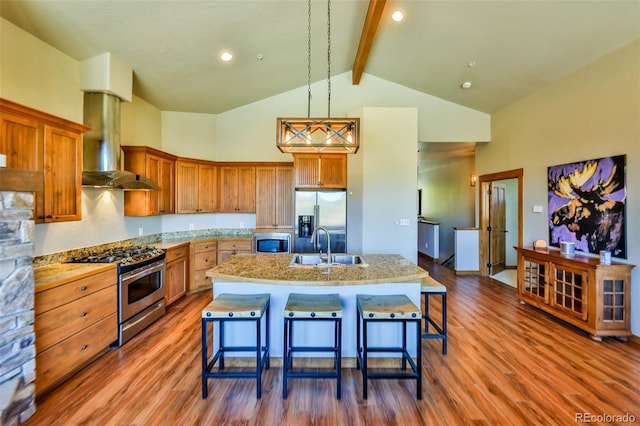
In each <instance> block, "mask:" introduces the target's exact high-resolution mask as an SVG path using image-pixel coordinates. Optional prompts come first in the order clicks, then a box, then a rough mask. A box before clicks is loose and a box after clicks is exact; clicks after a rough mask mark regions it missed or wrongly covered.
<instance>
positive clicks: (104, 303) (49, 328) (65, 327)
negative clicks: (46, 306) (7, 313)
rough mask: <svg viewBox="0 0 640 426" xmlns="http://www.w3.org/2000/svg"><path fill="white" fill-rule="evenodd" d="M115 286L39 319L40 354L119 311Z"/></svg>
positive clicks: (38, 340) (37, 340)
mask: <svg viewBox="0 0 640 426" xmlns="http://www.w3.org/2000/svg"><path fill="white" fill-rule="evenodd" d="M117 291H118V290H117V288H116V286H115V285H112V286H110V287H107V288H105V289H102V290H100V291H97V292H95V293H92V294H90V295H89V296H87V297H82V298H80V299H77V300H74V301H73V302H71V303H67V304H65V305H62V306H60V307H58V308H55V309H51V310H49V311H47V312H44V313H43V314H40V315H37V316H36V318H35V322H34V329H35V332H36V351H37V352H38V353H39V352H42V351H44V350H46V349H48V348H49V347H51V346H53V345H55V344H56V343H58V342H60V341H62V340H64V339H66V338H67V337H69V336H71V335H73V334H75V333H77V332H79V331H81V330H83V329H85V328H86V327H88V326H90V325H91V324H93V323H95V322H98V321H99V320H101V319H103V318H104V317H107V316H109V315H110V314H113V313H115V312H116V311H117Z"/></svg>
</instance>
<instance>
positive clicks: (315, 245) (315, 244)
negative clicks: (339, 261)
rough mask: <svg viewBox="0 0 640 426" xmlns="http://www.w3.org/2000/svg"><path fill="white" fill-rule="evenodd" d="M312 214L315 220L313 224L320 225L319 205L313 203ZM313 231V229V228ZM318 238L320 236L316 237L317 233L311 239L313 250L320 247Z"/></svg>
mask: <svg viewBox="0 0 640 426" xmlns="http://www.w3.org/2000/svg"><path fill="white" fill-rule="evenodd" d="M313 215H314V217H315V221H316V223H314V225H315V227H316V228H317V227H318V226H320V205H318V204H315V205H314V206H313ZM313 231H315V229H314V230H313ZM319 239H320V238H318V235H317V234H316V238H315V239H314V240H313V249H314V250H315V251H318V249H319V248H320V244H319V242H318V240H319Z"/></svg>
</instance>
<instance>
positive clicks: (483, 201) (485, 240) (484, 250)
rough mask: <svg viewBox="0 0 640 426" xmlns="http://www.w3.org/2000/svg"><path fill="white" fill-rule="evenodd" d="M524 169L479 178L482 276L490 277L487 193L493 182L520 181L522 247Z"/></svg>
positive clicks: (519, 200)
mask: <svg viewBox="0 0 640 426" xmlns="http://www.w3.org/2000/svg"><path fill="white" fill-rule="evenodd" d="M523 176H524V169H514V170H508V171H505V172H498V173H490V174H486V175H481V176H479V177H478V187H479V189H478V191H479V193H478V206H479V212H478V217H479V221H480V224H479V228H480V275H484V276H486V275H489V272H490V271H489V267H488V266H487V264H488V263H489V250H488V244H489V232H488V231H487V227H488V226H489V211H490V209H491V207H490V206H489V196H488V194H487V191H488V189H489V186H490V184H491V182H494V181H497V180H505V179H518V246H522V228H523V213H524V212H523V209H522V186H523V185H522V183H523V182H522V181H523V179H522V178H523Z"/></svg>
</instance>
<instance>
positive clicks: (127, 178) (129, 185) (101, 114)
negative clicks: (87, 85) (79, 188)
mask: <svg viewBox="0 0 640 426" xmlns="http://www.w3.org/2000/svg"><path fill="white" fill-rule="evenodd" d="M84 124H85V125H86V126H88V127H90V128H91V130H89V131H88V132H87V133H85V134H84V137H83V145H82V148H83V150H82V185H85V186H94V187H105V188H122V189H125V190H147V191H157V190H159V189H160V187H159V186H158V185H157V184H156V183H155V182H153V181H152V180H151V179H148V178H146V177H144V176H141V175H137V174H135V173H131V172H128V171H124V170H120V153H121V150H120V99H119V98H118V97H117V96H114V95H110V94H108V93H85V94H84Z"/></svg>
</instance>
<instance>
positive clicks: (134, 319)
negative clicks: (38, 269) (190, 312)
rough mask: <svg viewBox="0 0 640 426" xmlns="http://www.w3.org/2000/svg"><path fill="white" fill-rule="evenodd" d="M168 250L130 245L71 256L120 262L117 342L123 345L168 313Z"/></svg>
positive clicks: (77, 260)
mask: <svg viewBox="0 0 640 426" xmlns="http://www.w3.org/2000/svg"><path fill="white" fill-rule="evenodd" d="M164 259H165V250H163V249H159V248H155V247H150V246H130V247H123V248H117V249H110V250H105V251H102V252H99V253H92V254H91V255H88V256H82V257H77V258H72V259H71V260H70V262H73V263H113V262H117V264H118V341H117V346H122V345H123V344H124V343H125V342H127V341H128V340H130V339H131V338H132V337H133V336H135V335H136V334H138V333H139V332H140V331H142V330H143V329H144V328H146V327H147V326H149V325H150V324H151V323H153V322H154V321H155V320H157V319H158V318H160V317H161V316H162V315H164V313H165V299H164V296H165V262H164Z"/></svg>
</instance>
